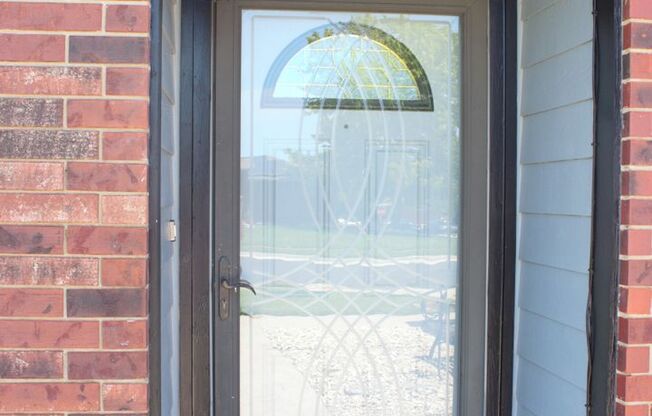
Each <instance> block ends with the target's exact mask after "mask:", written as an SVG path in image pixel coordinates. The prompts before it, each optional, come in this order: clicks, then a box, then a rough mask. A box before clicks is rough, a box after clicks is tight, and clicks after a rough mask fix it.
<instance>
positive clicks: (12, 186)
mask: <svg viewBox="0 0 652 416" xmlns="http://www.w3.org/2000/svg"><path fill="white" fill-rule="evenodd" d="M62 189H63V163H47V162H40V163H31V162H1V163H0V190H29V191H60V190H62Z"/></svg>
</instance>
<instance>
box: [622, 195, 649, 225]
mask: <svg viewBox="0 0 652 416" xmlns="http://www.w3.org/2000/svg"><path fill="white" fill-rule="evenodd" d="M620 213H621V221H622V223H623V224H628V225H648V224H652V201H650V200H647V199H627V200H624V201H622V203H621V209H620Z"/></svg>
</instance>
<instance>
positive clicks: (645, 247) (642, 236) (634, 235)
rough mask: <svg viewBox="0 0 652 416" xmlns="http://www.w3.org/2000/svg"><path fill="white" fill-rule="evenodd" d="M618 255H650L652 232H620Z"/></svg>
mask: <svg viewBox="0 0 652 416" xmlns="http://www.w3.org/2000/svg"><path fill="white" fill-rule="evenodd" d="M620 235H621V242H620V253H621V254H623V255H626V256H647V255H652V230H624V231H621V234H620Z"/></svg>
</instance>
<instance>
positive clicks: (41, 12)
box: [0, 2, 102, 31]
mask: <svg viewBox="0 0 652 416" xmlns="http://www.w3.org/2000/svg"><path fill="white" fill-rule="evenodd" d="M0 29H17V30H51V31H55V30H68V31H88V30H100V29H102V6H101V5H97V4H65V3H59V4H57V3H14V2H2V3H0Z"/></svg>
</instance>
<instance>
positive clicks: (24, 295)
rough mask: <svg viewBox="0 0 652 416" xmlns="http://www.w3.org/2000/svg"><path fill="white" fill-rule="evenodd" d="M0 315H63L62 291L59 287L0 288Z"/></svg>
mask: <svg viewBox="0 0 652 416" xmlns="http://www.w3.org/2000/svg"><path fill="white" fill-rule="evenodd" d="M0 316H2V317H39V316H42V317H60V316H63V291H62V290H60V289H8V288H0Z"/></svg>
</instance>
